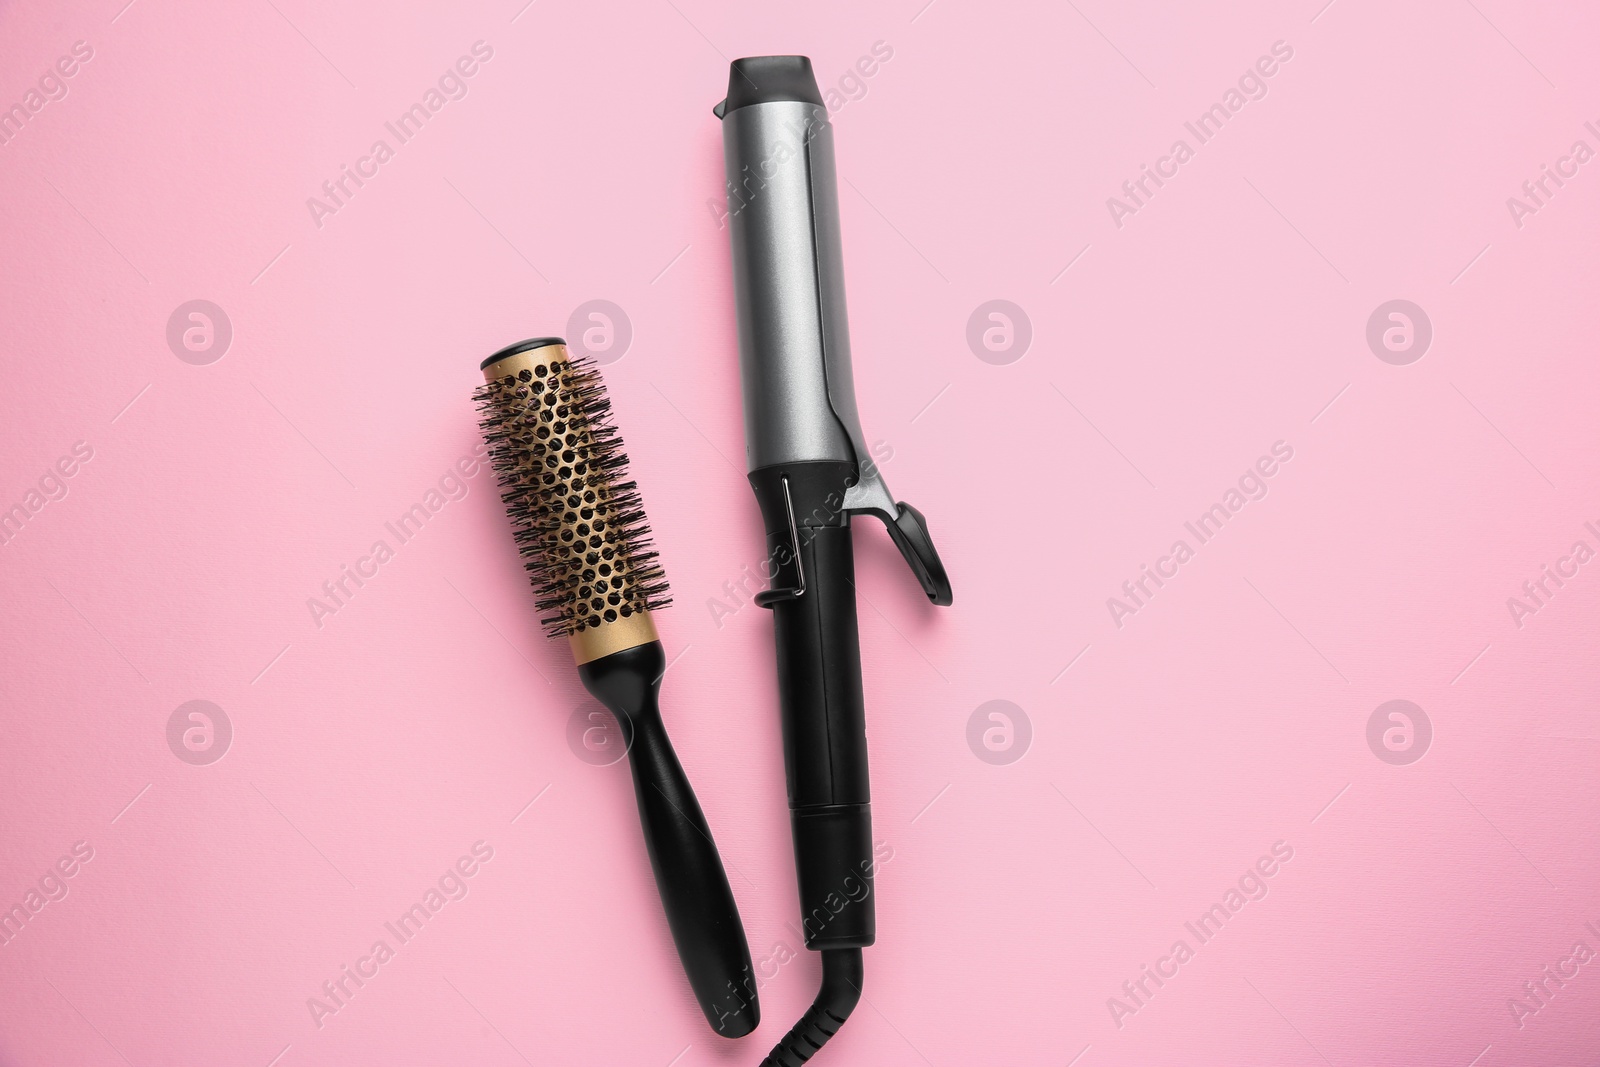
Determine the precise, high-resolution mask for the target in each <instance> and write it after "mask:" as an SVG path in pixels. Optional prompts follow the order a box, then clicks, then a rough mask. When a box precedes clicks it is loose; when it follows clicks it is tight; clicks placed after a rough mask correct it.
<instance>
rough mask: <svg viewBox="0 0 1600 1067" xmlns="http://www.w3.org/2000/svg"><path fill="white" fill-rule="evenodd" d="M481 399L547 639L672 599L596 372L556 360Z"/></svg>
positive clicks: (584, 364)
mask: <svg viewBox="0 0 1600 1067" xmlns="http://www.w3.org/2000/svg"><path fill="white" fill-rule="evenodd" d="M554 352H564V349H555V350H554ZM473 399H475V400H476V401H478V411H479V413H480V421H479V425H480V426H481V427H482V428H483V436H484V439H485V440H486V441H487V442H488V445H489V461H490V463H491V464H492V465H493V466H494V469H495V473H496V475H497V476H498V478H499V481H500V487H501V489H502V490H503V491H502V493H501V495H500V499H501V500H503V501H505V505H506V511H507V512H508V513H509V514H510V516H511V525H512V527H513V529H514V531H515V537H516V540H517V550H518V551H519V552H520V553H521V554H522V557H523V566H524V568H526V569H527V572H528V577H529V579H530V580H531V582H532V583H533V589H534V594H535V597H534V603H535V604H536V606H537V607H538V610H539V612H540V619H539V621H540V623H541V624H543V626H544V628H545V632H546V633H548V634H549V635H550V636H551V637H559V636H562V635H572V634H579V633H582V632H584V631H585V630H587V629H589V628H591V627H598V626H601V625H604V624H605V623H608V622H617V621H619V620H621V619H626V618H629V617H631V616H633V615H634V614H636V613H638V612H641V611H655V610H657V609H659V608H664V607H666V606H667V605H668V604H670V603H671V602H672V601H671V598H670V597H669V596H668V591H667V578H666V574H665V573H664V572H663V571H662V569H661V564H660V562H659V561H658V559H657V554H656V552H655V551H654V549H652V548H651V547H650V526H649V523H648V522H647V520H646V519H645V514H644V507H643V504H642V502H641V500H640V498H639V487H638V486H637V485H636V484H635V483H633V482H631V481H627V480H626V479H627V471H628V457H627V455H626V454H625V453H624V452H623V450H622V438H621V436H619V435H618V433H617V429H616V427H615V426H613V425H612V424H611V418H610V411H611V401H610V400H609V399H608V398H607V397H606V390H605V382H604V381H603V380H602V379H601V377H600V374H599V372H598V371H597V370H595V368H594V367H593V365H592V364H590V363H589V361H587V360H585V359H582V358H579V359H572V358H564V357H563V356H557V355H554V353H552V356H551V357H550V358H548V359H541V360H540V361H539V362H538V363H537V364H536V365H534V366H533V367H532V368H531V369H523V370H520V371H519V372H518V373H517V374H515V375H507V376H506V377H503V378H497V379H495V380H493V381H490V382H488V383H486V384H485V385H483V386H481V387H480V388H479V389H478V390H477V391H476V392H475V393H474V394H473Z"/></svg>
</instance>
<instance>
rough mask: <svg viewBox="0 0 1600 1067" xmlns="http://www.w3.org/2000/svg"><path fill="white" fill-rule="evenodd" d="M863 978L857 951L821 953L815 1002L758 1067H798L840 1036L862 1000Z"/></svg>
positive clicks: (823, 951)
mask: <svg viewBox="0 0 1600 1067" xmlns="http://www.w3.org/2000/svg"><path fill="white" fill-rule="evenodd" d="M864 974H865V970H864V968H863V966H862V963H861V950H860V949H858V948H825V949H823V950H822V988H821V989H819V990H817V999H816V1000H815V1001H813V1002H812V1004H811V1007H809V1008H807V1009H806V1013H805V1014H804V1015H802V1016H800V1021H799V1022H797V1023H795V1024H794V1028H793V1029H791V1030H790V1031H789V1032H788V1033H787V1034H785V1035H784V1038H783V1040H782V1041H780V1042H778V1044H777V1045H776V1046H775V1047H774V1048H773V1050H772V1051H771V1052H769V1053H767V1058H766V1059H764V1060H762V1061H761V1067H800V1065H801V1064H803V1063H805V1062H806V1061H807V1060H809V1059H810V1058H811V1057H812V1056H815V1055H816V1054H817V1050H819V1049H820V1048H822V1046H823V1045H825V1044H827V1043H828V1038H830V1037H832V1036H833V1035H834V1034H836V1033H838V1032H839V1027H841V1026H843V1025H844V1021H845V1020H846V1019H848V1018H849V1017H850V1013H851V1012H852V1011H854V1010H855V1006H856V1003H857V1002H858V1001H860V1000H861V982H862V978H863V976H864Z"/></svg>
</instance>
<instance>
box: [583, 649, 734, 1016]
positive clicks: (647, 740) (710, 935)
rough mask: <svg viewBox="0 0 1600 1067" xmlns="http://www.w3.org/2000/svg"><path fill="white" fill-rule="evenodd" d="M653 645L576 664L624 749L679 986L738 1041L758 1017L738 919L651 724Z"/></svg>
mask: <svg viewBox="0 0 1600 1067" xmlns="http://www.w3.org/2000/svg"><path fill="white" fill-rule="evenodd" d="M666 666H667V657H666V652H665V651H664V650H663V649H662V647H661V642H659V641H651V642H650V643H648V644H644V645H639V646H637V647H634V648H629V649H625V650H623V651H621V652H614V653H612V654H611V655H609V656H603V657H601V658H600V659H597V660H591V661H590V662H588V663H585V664H581V665H580V666H579V667H578V676H579V677H580V678H581V679H582V680H583V685H584V688H585V689H587V690H589V692H590V693H591V694H593V695H594V697H595V699H596V700H598V701H600V702H601V703H602V704H604V705H605V706H606V707H608V708H610V709H611V712H612V714H614V715H615V716H616V717H617V724H618V725H619V726H620V727H621V728H622V734H623V738H624V740H625V741H626V743H627V745H628V761H629V764H630V766H631V767H632V768H633V788H634V793H635V794H636V796H637V798H638V801H639V822H640V824H641V825H642V826H643V828H644V841H645V847H646V848H647V849H648V851H649V853H650V866H651V869H652V870H654V871H655V876H656V888H657V889H658V890H659V891H660V893H661V904H662V906H663V908H665V910H666V913H667V925H668V927H670V928H671V930H672V940H673V941H674V942H675V943H676V944H677V946H678V956H679V958H680V959H682V960H683V969H684V972H685V973H686V974H687V975H688V976H689V985H690V986H691V987H692V988H693V989H694V995H695V998H696V999H697V1000H699V1002H700V1010H701V1011H703V1012H705V1016H706V1021H707V1022H709V1023H710V1024H711V1029H712V1030H714V1031H716V1032H717V1033H718V1034H720V1035H722V1036H723V1037H730V1038H732V1037H743V1036H745V1035H746V1034H748V1033H750V1032H751V1031H752V1030H754V1029H755V1028H756V1024H757V1023H758V1022H760V1020H761V1007H760V1004H759V1002H758V1001H757V998H756V983H755V971H754V969H753V968H752V967H751V965H750V946H749V944H748V943H747V942H746V940H745V935H744V924H743V923H741V922H740V921H739V909H738V906H737V905H736V904H735V903H734V900H733V890H732V889H730V888H729V886H728V875H727V873H726V872H725V871H724V870H723V867H722V857H721V856H719V855H718V854H717V845H716V842H715V841H713V840H712V839H711V829H710V828H709V827H708V826H707V825H706V817H705V815H704V813H702V812H701V810H700V802H699V801H697V800H696V799H695V796H694V790H693V789H692V788H691V787H690V785H689V778H688V776H687V775H685V774H684V773H683V765H682V764H680V763H679V762H678V757H677V754H676V753H674V752H673V751H672V742H671V741H670V740H669V739H668V737H667V729H666V726H665V725H664V724H663V723H662V721H661V707H660V704H659V703H658V694H659V691H660V688H661V676H662V674H663V673H664V672H665V670H666Z"/></svg>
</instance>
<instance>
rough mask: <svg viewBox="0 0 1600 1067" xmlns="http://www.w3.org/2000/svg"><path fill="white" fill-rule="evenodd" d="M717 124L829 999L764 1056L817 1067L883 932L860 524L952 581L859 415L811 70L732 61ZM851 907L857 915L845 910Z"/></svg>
mask: <svg viewBox="0 0 1600 1067" xmlns="http://www.w3.org/2000/svg"><path fill="white" fill-rule="evenodd" d="M714 113H715V114H716V116H717V117H718V118H719V119H721V120H722V137H723V151H724V163H725V166H726V169H727V181H728V185H727V188H728V223H729V230H730V238H731V242H732V247H733V284H734V302H735V307H736V311H737V317H738V332H739V370H740V379H741V383H742V387H743V395H744V421H745V442H746V459H747V463H748V467H749V478H750V485H751V488H752V489H754V491H755V495H756V501H757V503H758V504H759V505H760V508H761V514H762V518H763V521H764V524H765V526H766V532H767V548H768V551H769V553H770V556H771V560H772V565H773V567H774V568H775V570H776V574H775V576H774V577H773V581H772V588H771V589H769V590H767V591H765V592H763V593H761V594H760V595H759V596H757V598H756V603H758V604H760V605H761V606H763V607H766V608H770V609H771V610H772V620H773V632H774V636H775V637H776V640H777V654H778V686H779V706H780V713H781V717H782V732H783V750H784V765H785V770H786V777H787V785H788V794H789V811H790V818H791V826H792V830H793V835H794V850H795V867H796V874H797V877H798V880H799V888H800V912H801V925H802V928H803V932H804V935H805V942H806V947H807V948H809V949H812V950H815V951H820V952H821V953H822V970H823V979H822V989H821V991H820V992H819V993H818V994H817V999H816V1002H815V1003H814V1004H813V1005H812V1006H811V1008H810V1010H809V1011H807V1012H806V1014H805V1015H804V1017H802V1018H801V1020H800V1021H799V1022H798V1023H796V1024H795V1026H794V1028H793V1029H792V1030H791V1031H790V1032H789V1034H788V1036H786V1037H785V1038H784V1039H783V1041H782V1042H780V1043H779V1045H778V1046H777V1047H776V1048H774V1049H773V1051H772V1053H771V1054H770V1055H769V1056H768V1058H767V1061H766V1062H767V1063H768V1064H774V1065H781V1067H794V1065H796V1064H799V1063H804V1062H805V1061H806V1060H807V1059H809V1058H810V1057H811V1056H812V1054H814V1053H815V1052H816V1051H817V1049H819V1048H820V1047H821V1046H822V1044H823V1043H824V1042H825V1041H827V1040H828V1038H830V1037H832V1036H833V1034H834V1033H835V1032H837V1030H838V1029H839V1027H840V1026H841V1025H843V1023H844V1021H845V1018H846V1017H847V1016H848V1015H849V1014H850V1012H851V1010H852V1009H853V1008H854V1007H855V1005H856V1002H857V1000H858V999H859V998H860V995H861V982H862V957H861V950H862V949H863V948H865V947H866V946H868V945H871V944H872V943H873V941H874V938H875V936H876V926H877V922H876V915H875V910H874V901H873V896H872V880H873V849H872V811H871V796H870V790H869V788H868V778H867V744H866V720H865V709H864V707H863V699H862V689H861V648H860V642H859V637H858V633H857V626H856V598H855V557H854V550H853V547H852V542H851V532H850V520H851V516H853V515H860V514H866V515H873V516H875V517H877V518H879V519H882V520H883V522H884V524H885V525H886V526H887V527H888V530H889V536H890V537H891V538H892V539H893V541H894V543H895V545H896V546H897V547H898V548H899V550H900V554H901V555H902V556H904V557H905V560H906V562H907V563H908V564H909V565H910V566H911V570H912V573H913V574H915V575H916V578H917V581H918V582H919V583H920V584H921V586H922V589H923V591H924V592H925V593H926V594H927V596H928V599H929V600H930V601H932V602H933V603H934V604H940V605H946V604H949V603H950V601H951V591H950V581H949V579H948V578H947V577H946V575H945V570H944V565H943V563H941V562H940V559H939V553H938V551H937V550H936V549H935V548H934V546H933V540H932V538H931V537H929V535H928V528H927V523H926V522H925V521H924V519H923V517H922V513H921V512H919V511H918V510H917V509H916V508H914V507H912V506H911V505H909V504H906V503H903V502H896V501H895V499H894V497H893V496H892V495H891V494H890V492H889V489H888V486H887V485H885V484H884V480H883V475H882V473H881V472H880V471H879V470H878V469H877V467H876V465H875V464H873V463H872V462H871V460H870V458H869V453H868V451H867V445H866V439H865V437H864V435H863V434H862V431H861V419H860V416H859V414H858V412H857V410H856V398H855V384H854V380H853V378H852V375H851V362H850V336H849V328H848V323H847V321H846V317H845V296H844V264H843V253H842V248H841V244H840V237H839V191H838V183H837V179H836V177H835V173H834V156H833V127H832V125H831V124H830V123H829V121H828V112H827V108H826V107H825V106H824V105H823V102H822V94H821V93H820V92H819V91H818V88H817V82H816V78H815V77H814V76H813V74H812V72H811V61H810V60H809V59H807V58H806V57H804V56H760V57H754V58H748V59H739V60H735V61H734V62H733V64H732V69H731V70H730V72H729V77H728V96H727V99H725V100H723V101H722V102H721V103H720V104H718V105H717V106H716V108H715V109H714ZM841 900H843V901H845V903H844V904H843V905H842V906H841V904H840V902H841Z"/></svg>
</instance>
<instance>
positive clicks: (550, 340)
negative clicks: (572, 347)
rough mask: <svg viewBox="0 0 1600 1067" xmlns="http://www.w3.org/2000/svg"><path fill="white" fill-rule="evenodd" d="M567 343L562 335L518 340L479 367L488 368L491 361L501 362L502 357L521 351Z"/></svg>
mask: <svg viewBox="0 0 1600 1067" xmlns="http://www.w3.org/2000/svg"><path fill="white" fill-rule="evenodd" d="M566 343H567V342H566V341H565V340H564V339H563V338H560V337H530V338H528V339H527V340H526V341H518V342H517V343H516V344H514V345H506V346H505V347H504V348H502V349H501V350H500V351H498V352H496V353H495V354H494V355H492V356H490V357H489V358H488V359H486V360H484V361H483V362H482V363H480V364H478V369H479V370H488V369H489V365H490V364H491V363H499V362H500V361H501V360H502V359H505V358H507V357H508V356H514V355H517V354H518V353H519V352H532V351H533V350H534V349H535V348H548V347H549V346H551V345H564V344H566Z"/></svg>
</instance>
